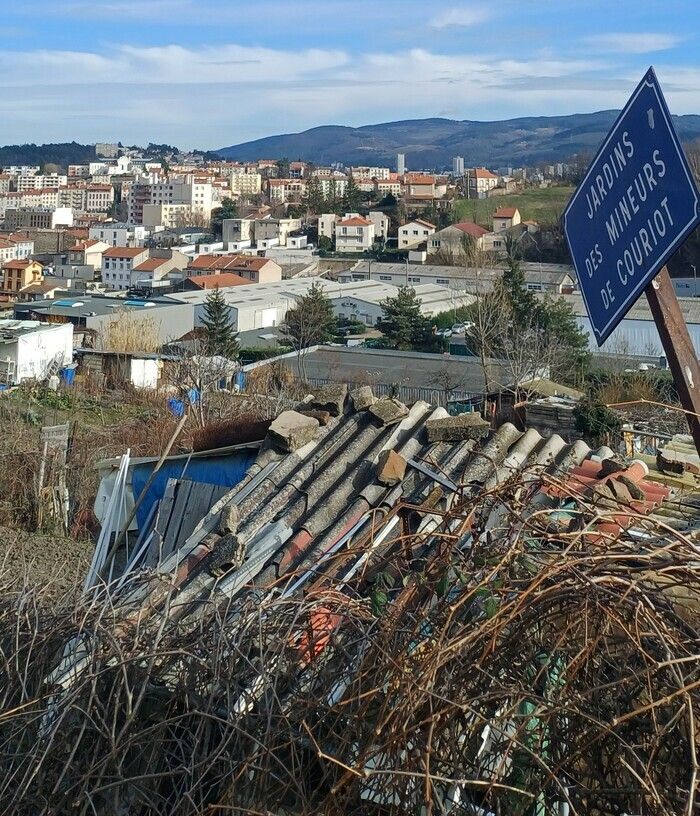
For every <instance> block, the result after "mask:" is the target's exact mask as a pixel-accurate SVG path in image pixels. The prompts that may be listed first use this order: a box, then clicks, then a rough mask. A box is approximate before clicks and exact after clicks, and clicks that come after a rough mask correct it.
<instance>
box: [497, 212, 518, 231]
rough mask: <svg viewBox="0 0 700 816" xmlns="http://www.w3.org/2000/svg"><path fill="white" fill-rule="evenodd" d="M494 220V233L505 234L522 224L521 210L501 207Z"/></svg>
mask: <svg viewBox="0 0 700 816" xmlns="http://www.w3.org/2000/svg"><path fill="white" fill-rule="evenodd" d="M492 219H493V220H492V223H493V231H494V232H505V231H506V230H509V229H511V228H512V227H516V226H517V225H518V224H519V223H520V210H518V208H517V207H500V208H499V209H498V210H496V212H495V213H494V214H493V217H492Z"/></svg>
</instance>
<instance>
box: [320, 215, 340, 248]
mask: <svg viewBox="0 0 700 816" xmlns="http://www.w3.org/2000/svg"><path fill="white" fill-rule="evenodd" d="M337 220H338V216H337V215H336V214H335V213H323V214H322V215H319V217H318V237H319V238H323V237H326V238H330V239H331V241H333V240H334V239H335V223H336V221H337Z"/></svg>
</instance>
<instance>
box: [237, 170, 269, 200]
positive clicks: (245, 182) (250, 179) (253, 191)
mask: <svg viewBox="0 0 700 816" xmlns="http://www.w3.org/2000/svg"><path fill="white" fill-rule="evenodd" d="M231 192H232V193H233V194H234V195H239V196H252V195H259V194H260V193H261V192H262V176H261V175H260V173H234V174H233V175H232V176H231Z"/></svg>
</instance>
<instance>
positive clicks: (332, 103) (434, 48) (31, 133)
mask: <svg viewBox="0 0 700 816" xmlns="http://www.w3.org/2000/svg"><path fill="white" fill-rule="evenodd" d="M0 8H1V9H2V14H1V15H0V32H2V40H1V42H2V49H0V88H1V90H2V93H0V143H2V144H9V143H16V142H38V143H43V142H51V141H69V140H72V139H75V140H76V141H83V142H94V141H113V140H121V141H123V142H125V143H145V142H148V141H155V142H169V143H172V144H177V145H180V146H183V147H202V148H216V147H223V146H226V145H229V144H236V143H238V142H242V141H246V140H249V139H255V138H258V137H261V136H267V135H272V134H275V133H284V132H291V131H297V130H303V129H305V128H308V127H313V126H315V125H321V124H346V125H362V124H370V123H373V122H382V121H389V120H394V119H410V118H422V117H427V116H445V117H450V118H455V119H482V120H483V119H506V118H510V117H515V116H523V115H549V114H566V113H576V112H583V111H593V110H601V109H605V108H614V107H620V106H621V105H622V104H623V103H624V101H625V99H626V97H627V95H628V94H629V92H630V90H631V89H632V88H633V87H634V85H635V84H636V83H637V81H638V80H639V79H640V78H641V76H642V74H643V72H644V71H645V69H646V68H647V67H648V66H649V65H651V64H653V65H654V66H655V67H656V69H657V72H658V74H659V78H660V80H661V82H662V85H663V87H664V89H665V91H666V95H667V97H668V100H669V105H670V107H671V110H672V111H673V112H674V113H679V114H680V113H700V48H699V47H698V46H699V45H700V4H698V3H697V0H663V2H662V0H636V1H635V2H632V1H631V0H589V1H588V2H584V1H583V0H559V2H555V0H517V2H516V0H500V1H499V0H491V2H488V3H486V2H484V3H481V2H466V3H455V2H449V0H445V1H444V2H443V0H428V1H427V2H418V0H354V2H350V3H347V2H339V1H338V0H324V2H320V0H286V2H285V0H257V1H256V2H249V1H248V0H208V2H201V0H150V2H149V0H89V1H88V0H51V1H50V0H15V2H11V1H10V0H2V2H1V5H0Z"/></svg>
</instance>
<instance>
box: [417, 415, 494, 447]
mask: <svg viewBox="0 0 700 816" xmlns="http://www.w3.org/2000/svg"><path fill="white" fill-rule="evenodd" d="M425 429H426V431H427V432H428V441H429V442H461V441H463V440H466V439H482V438H483V437H485V436H488V433H489V423H488V422H486V420H484V419H482V418H481V416H480V415H479V414H477V413H471V414H459V415H458V416H451V417H445V418H444V419H429V420H428V421H427V422H426V423H425Z"/></svg>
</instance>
